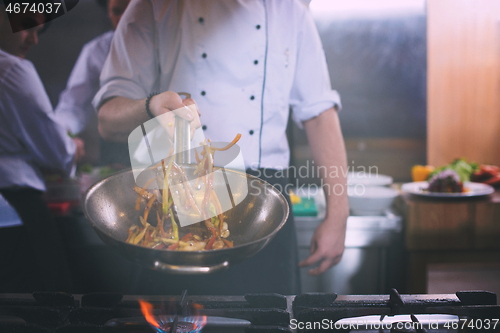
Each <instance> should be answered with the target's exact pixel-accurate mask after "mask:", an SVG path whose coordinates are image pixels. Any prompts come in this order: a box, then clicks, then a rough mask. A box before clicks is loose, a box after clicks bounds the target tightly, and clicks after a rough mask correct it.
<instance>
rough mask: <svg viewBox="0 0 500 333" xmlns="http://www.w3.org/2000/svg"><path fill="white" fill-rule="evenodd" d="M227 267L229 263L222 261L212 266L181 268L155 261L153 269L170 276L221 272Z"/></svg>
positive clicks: (180, 266)
mask: <svg viewBox="0 0 500 333" xmlns="http://www.w3.org/2000/svg"><path fill="white" fill-rule="evenodd" d="M228 267H229V261H224V262H222V263H220V264H217V265H212V266H182V265H170V264H165V263H164V262H161V261H155V263H154V268H155V269H157V270H160V271H162V272H165V273H170V274H184V275H198V274H208V273H214V272H218V271H222V270H224V269H226V268H228Z"/></svg>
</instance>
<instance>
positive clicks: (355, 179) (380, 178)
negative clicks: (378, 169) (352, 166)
mask: <svg viewBox="0 0 500 333" xmlns="http://www.w3.org/2000/svg"><path fill="white" fill-rule="evenodd" d="M347 184H348V185H352V186H354V185H364V186H386V185H391V184H392V177H390V176H386V175H379V174H378V173H371V172H368V173H367V172H349V173H347Z"/></svg>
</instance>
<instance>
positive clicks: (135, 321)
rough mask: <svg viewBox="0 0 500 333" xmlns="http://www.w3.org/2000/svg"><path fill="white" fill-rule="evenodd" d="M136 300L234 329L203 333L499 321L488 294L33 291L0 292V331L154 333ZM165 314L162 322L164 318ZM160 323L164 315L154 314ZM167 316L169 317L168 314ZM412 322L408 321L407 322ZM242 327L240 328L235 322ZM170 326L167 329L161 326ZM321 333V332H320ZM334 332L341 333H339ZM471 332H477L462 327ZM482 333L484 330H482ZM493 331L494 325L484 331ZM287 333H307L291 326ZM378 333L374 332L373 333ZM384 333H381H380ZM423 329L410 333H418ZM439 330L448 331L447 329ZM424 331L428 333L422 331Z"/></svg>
mask: <svg viewBox="0 0 500 333" xmlns="http://www.w3.org/2000/svg"><path fill="white" fill-rule="evenodd" d="M140 299H144V300H146V301H148V302H149V303H151V304H152V305H154V307H155V308H156V309H157V310H156V313H155V315H158V316H159V315H160V312H161V313H163V314H169V315H170V317H174V316H175V315H177V317H178V321H179V320H180V321H181V323H184V324H185V322H182V320H187V319H186V318H188V317H187V316H191V315H195V314H196V315H201V316H208V318H220V317H223V319H225V320H227V319H228V318H229V319H230V320H229V321H230V322H231V323H232V324H231V325H233V324H234V323H237V324H234V325H239V326H238V330H233V326H217V325H220V324H219V322H216V324H214V322H212V323H211V324H210V325H212V326H210V325H209V323H208V322H207V326H205V329H204V330H203V332H218V333H223V332H231V333H234V332H236V331H238V332H245V333H258V332H266V333H274V332H292V327H291V326H292V325H291V322H292V320H293V321H295V322H318V321H322V320H328V321H331V322H333V323H335V322H337V321H338V320H341V319H345V318H352V317H360V316H367V315H377V316H380V318H383V317H384V316H392V315H398V314H417V315H418V314H430V313H436V314H450V315H456V316H459V317H460V318H469V319H473V320H478V319H481V320H485V319H490V320H491V319H495V318H497V319H498V318H500V307H499V306H497V305H496V302H497V300H496V295H495V294H493V293H490V292H477V291H476V292H458V293H456V295H448V294H447V295H400V294H399V293H398V292H397V291H396V290H392V291H391V293H390V294H389V295H352V296H344V295H339V296H337V295H336V294H321V293H316V294H305V295H298V296H295V297H294V296H282V295H278V294H248V295H245V296H187V294H186V293H184V294H183V295H181V296H172V297H170V296H123V295H121V294H117V293H90V294H85V295H69V294H65V293H34V294H33V295H27V294H22V295H0V332H1V333H10V332H15V333H23V332H29V333H38V332H41V333H107V332H156V330H154V329H153V328H151V326H150V325H149V324H148V323H147V322H146V320H145V319H144V316H143V314H142V311H141V308H140V305H139V303H138V301H139V300H140ZM195 310H196V311H195ZM170 317H169V318H170ZM162 318H165V317H162ZM174 318H175V317H174ZM415 320H417V319H416V317H415V316H412V321H415ZM242 323H243V324H242ZM167 326H168V327H171V326H172V325H167ZM320 331H321V332H324V331H325V330H320ZM337 331H341V332H349V331H350V330H349V329H347V330H345V329H340V330H337ZM469 331H470V332H479V331H481V330H477V329H476V330H469ZM483 331H485V330H483ZM494 331H500V325H497V327H496V329H495V330H494V329H489V330H488V332H494ZM293 332H298V333H302V332H315V330H314V329H306V328H304V329H296V330H293ZM377 332H378V333H381V332H382V331H377ZM384 332H385V331H384ZM423 332H424V331H415V333H423ZM446 332H449V330H447V331H446ZM427 333H430V332H427Z"/></svg>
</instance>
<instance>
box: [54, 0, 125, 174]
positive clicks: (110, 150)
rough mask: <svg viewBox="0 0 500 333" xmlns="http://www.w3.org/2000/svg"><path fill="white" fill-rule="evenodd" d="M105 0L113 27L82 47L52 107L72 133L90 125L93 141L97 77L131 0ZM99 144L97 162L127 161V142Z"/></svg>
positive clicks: (78, 132) (95, 136)
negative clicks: (64, 87) (55, 103)
mask: <svg viewBox="0 0 500 333" xmlns="http://www.w3.org/2000/svg"><path fill="white" fill-rule="evenodd" d="M104 2H105V5H106V8H107V12H108V17H109V19H110V21H111V24H112V26H113V30H112V31H108V32H105V33H103V34H101V35H99V36H97V37H96V38H94V39H92V40H91V41H90V42H88V43H87V44H85V45H84V46H83V49H82V51H81V52H80V55H79V56H78V59H77V61H76V64H75V66H74V67H73V70H72V71H71V75H70V77H69V79H68V83H67V85H66V89H64V91H63V92H62V93H61V96H60V98H59V103H58V104H57V107H56V109H55V112H56V116H57V118H58V120H59V122H61V123H62V124H63V125H64V126H65V127H66V129H67V130H68V131H69V132H70V133H72V134H73V135H78V134H81V133H82V131H83V130H85V129H86V128H88V126H93V127H92V128H90V129H89V130H91V131H92V132H93V134H94V138H93V139H95V141H96V144H97V142H99V140H98V137H99V134H98V131H97V119H96V118H97V116H96V113H95V109H94V107H93V106H92V98H93V97H94V96H95V94H96V93H97V91H98V90H99V76H100V75H101V70H102V67H103V66H104V61H105V60H106V57H107V55H108V52H109V47H110V45H111V40H112V39H113V33H114V29H116V26H117V25H118V22H119V21H120V18H121V16H122V14H123V12H124V11H125V9H126V8H127V5H128V3H129V2H130V0H108V1H104ZM94 127H95V128H94ZM100 145H101V147H100V148H101V149H100V150H101V151H100V164H103V165H106V164H111V163H121V164H124V165H127V164H129V163H130V162H129V158H128V148H127V146H126V145H124V144H117V143H114V142H109V141H101V142H100Z"/></svg>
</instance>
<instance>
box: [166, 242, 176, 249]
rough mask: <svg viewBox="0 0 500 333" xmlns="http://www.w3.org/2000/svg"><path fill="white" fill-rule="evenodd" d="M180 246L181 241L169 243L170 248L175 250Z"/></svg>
mask: <svg viewBox="0 0 500 333" xmlns="http://www.w3.org/2000/svg"><path fill="white" fill-rule="evenodd" d="M178 247H179V242H177V243H175V244H172V245H169V247H168V248H167V249H168V250H175V249H177V248H178Z"/></svg>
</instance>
